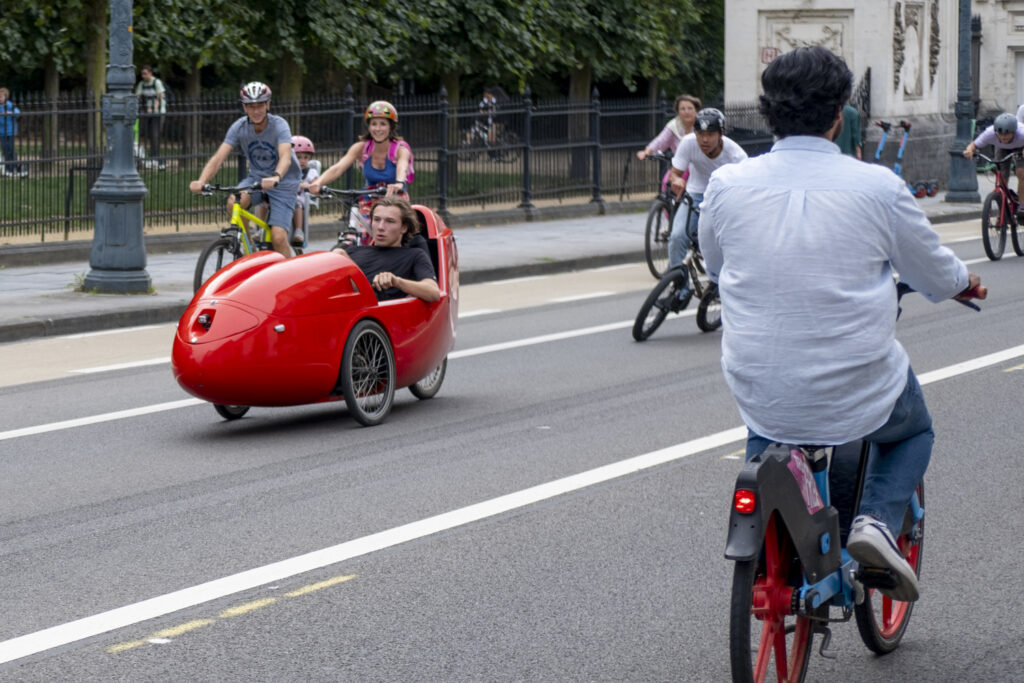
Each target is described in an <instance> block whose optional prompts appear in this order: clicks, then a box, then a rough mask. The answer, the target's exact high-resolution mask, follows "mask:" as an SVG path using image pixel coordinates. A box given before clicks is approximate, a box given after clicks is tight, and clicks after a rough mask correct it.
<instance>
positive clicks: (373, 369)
mask: <svg viewBox="0 0 1024 683" xmlns="http://www.w3.org/2000/svg"><path fill="white" fill-rule="evenodd" d="M341 389H342V392H343V393H344V395H345V404H346V405H347V406H348V410H349V412H350V413H352V416H353V417H354V418H355V419H356V420H357V421H358V422H359V423H360V424H362V425H364V426H367V427H371V426H373V425H376V424H380V423H381V421H383V420H384V418H385V417H387V414H388V413H389V412H391V403H392V402H393V401H394V398H395V354H394V352H393V351H392V349H391V341H390V340H389V339H388V336H387V334H386V333H385V332H384V329H383V328H382V327H381V326H380V325H379V324H377V323H375V322H373V321H371V320H361V321H359V322H358V323H357V324H356V326H355V327H354V328H352V332H351V333H350V334H349V335H348V340H347V341H346V342H345V351H344V353H343V354H342V357H341Z"/></svg>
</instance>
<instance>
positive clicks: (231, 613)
mask: <svg viewBox="0 0 1024 683" xmlns="http://www.w3.org/2000/svg"><path fill="white" fill-rule="evenodd" d="M275 602H277V598H260V599H259V600H253V601H252V602H247V603H245V604H244V605H238V606H237V607H229V608H227V609H226V610H224V611H223V612H221V613H220V614H218V615H217V616H219V617H220V618H221V619H228V618H230V617H237V616H240V615H242V614H247V613H249V612H252V611H253V610H257V609H259V608H261V607H266V606H267V605H272V604H274V603H275Z"/></svg>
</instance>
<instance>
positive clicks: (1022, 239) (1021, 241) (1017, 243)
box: [1010, 216, 1024, 256]
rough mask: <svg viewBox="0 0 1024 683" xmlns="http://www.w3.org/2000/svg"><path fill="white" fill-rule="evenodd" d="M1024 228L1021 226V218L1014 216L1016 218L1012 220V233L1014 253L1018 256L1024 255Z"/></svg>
mask: <svg viewBox="0 0 1024 683" xmlns="http://www.w3.org/2000/svg"><path fill="white" fill-rule="evenodd" d="M1022 232H1024V228H1022V227H1021V226H1020V218H1019V217H1018V216H1014V219H1013V220H1012V221H1010V235H1011V237H1013V239H1012V240H1011V242H1012V243H1013V253H1015V254H1016V255H1017V256H1024V234H1022Z"/></svg>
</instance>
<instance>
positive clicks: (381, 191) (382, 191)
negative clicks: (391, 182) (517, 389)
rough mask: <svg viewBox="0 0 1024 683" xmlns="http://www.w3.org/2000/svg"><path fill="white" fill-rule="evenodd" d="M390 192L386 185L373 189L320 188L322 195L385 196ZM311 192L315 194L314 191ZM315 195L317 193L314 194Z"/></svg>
mask: <svg viewBox="0 0 1024 683" xmlns="http://www.w3.org/2000/svg"><path fill="white" fill-rule="evenodd" d="M387 192H388V188H386V187H374V188H371V189H366V188H360V189H358V190H336V189H334V188H333V187H327V186H326V185H325V186H323V187H321V188H320V196H321V197H362V196H364V195H367V196H370V197H383V196H384V195H386V194H387ZM310 194H313V193H312V192H311V193H310ZM313 196H314V197H315V196H316V195H313Z"/></svg>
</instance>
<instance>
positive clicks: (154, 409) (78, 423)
mask: <svg viewBox="0 0 1024 683" xmlns="http://www.w3.org/2000/svg"><path fill="white" fill-rule="evenodd" d="M203 403H206V401H201V400H199V399H198V398H186V399H184V400H181V401H171V402H169V403H157V404H155V405H151V406H142V407H141V408H129V409H128V410H118V411H116V412H113V413H103V414H102V415H92V416H90V417H79V418H75V419H74V420H64V421H63V422H51V423H50V424H45V425H38V426H36V427H23V428H21V429H11V430H9V431H6V432H0V441H6V440H7V439H17V438H18V437H21V436H32V435H33V434H45V433H47V432H58V431H60V430H62V429H71V428H73V427H84V426H86V425H93V424H99V423H101V422H112V421H113V420H122V419H124V418H126V417H138V416H139V415H149V414H150V413H160V412H163V411H165V410H177V409H178V408H187V407H188V406H196V405H201V404H203Z"/></svg>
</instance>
